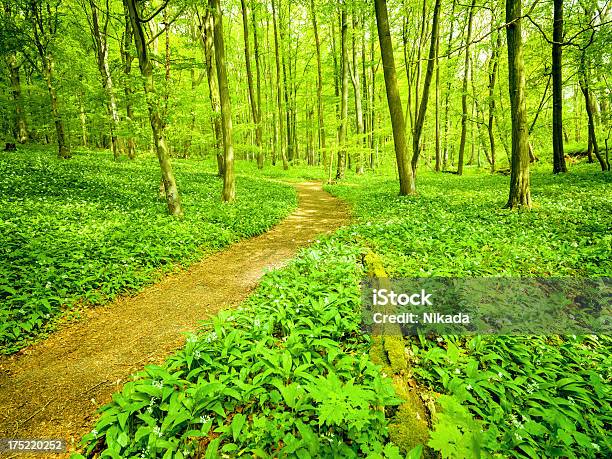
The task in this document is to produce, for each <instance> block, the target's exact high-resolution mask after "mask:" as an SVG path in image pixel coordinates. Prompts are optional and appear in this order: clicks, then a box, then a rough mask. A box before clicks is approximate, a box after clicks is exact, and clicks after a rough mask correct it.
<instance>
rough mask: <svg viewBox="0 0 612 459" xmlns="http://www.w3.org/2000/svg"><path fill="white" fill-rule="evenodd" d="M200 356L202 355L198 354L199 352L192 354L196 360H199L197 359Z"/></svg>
mask: <svg viewBox="0 0 612 459" xmlns="http://www.w3.org/2000/svg"><path fill="white" fill-rule="evenodd" d="M200 355H202V354H200V351H195V352H194V353H193V356H194V357H195V358H196V359H199V358H200Z"/></svg>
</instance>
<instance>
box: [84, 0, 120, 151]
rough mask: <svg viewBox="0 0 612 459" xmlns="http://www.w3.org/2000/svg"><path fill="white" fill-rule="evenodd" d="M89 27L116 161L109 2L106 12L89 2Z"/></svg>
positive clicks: (117, 145)
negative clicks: (109, 39) (100, 18)
mask: <svg viewBox="0 0 612 459" xmlns="http://www.w3.org/2000/svg"><path fill="white" fill-rule="evenodd" d="M88 3H89V14H90V15H91V18H88V19H89V27H90V29H91V35H92V37H93V44H94V50H95V52H96V60H97V62H98V70H99V72H100V76H101V78H102V88H103V90H104V94H105V96H106V109H107V111H108V115H109V117H110V121H111V123H110V138H111V147H112V151H113V157H114V158H115V160H118V159H119V153H120V149H121V147H120V145H119V140H118V138H117V132H118V131H119V113H118V111H117V102H116V99H115V91H114V89H113V79H112V78H111V71H110V67H109V65H108V40H107V37H108V23H109V21H110V14H111V13H110V7H109V1H108V0H106V3H105V8H104V11H102V9H101V8H100V7H99V6H98V5H97V4H96V2H95V1H94V0H89V2H88ZM83 9H84V10H85V13H86V14H87V8H86V6H85V4H83ZM98 11H100V12H103V14H104V19H103V21H102V24H100V20H99V19H98Z"/></svg>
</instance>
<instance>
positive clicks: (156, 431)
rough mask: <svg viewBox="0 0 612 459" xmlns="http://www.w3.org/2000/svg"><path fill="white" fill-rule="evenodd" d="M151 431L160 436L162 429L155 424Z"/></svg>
mask: <svg viewBox="0 0 612 459" xmlns="http://www.w3.org/2000/svg"><path fill="white" fill-rule="evenodd" d="M153 433H156V434H157V436H158V437H161V436H162V431H161V429H160V427H159V426H155V428H154V429H153Z"/></svg>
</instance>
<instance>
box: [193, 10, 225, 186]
mask: <svg viewBox="0 0 612 459" xmlns="http://www.w3.org/2000/svg"><path fill="white" fill-rule="evenodd" d="M198 18H199V20H200V24H199V27H200V33H201V38H202V50H203V52H204V61H205V63H206V79H207V81H208V96H209V99H210V107H211V109H212V127H213V133H214V136H215V156H216V157H217V175H218V176H219V177H223V176H224V168H225V167H224V164H225V162H224V158H223V147H222V143H223V132H222V131H223V129H222V127H221V102H220V101H219V84H218V81H217V74H216V70H215V54H214V49H213V36H214V32H213V17H212V14H211V13H210V11H209V10H207V11H206V15H205V16H204V20H203V21H202V19H201V17H200V16H199V15H198Z"/></svg>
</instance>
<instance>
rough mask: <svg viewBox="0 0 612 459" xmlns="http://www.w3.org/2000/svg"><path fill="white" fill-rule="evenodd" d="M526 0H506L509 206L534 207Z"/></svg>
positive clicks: (511, 207) (507, 205) (512, 207)
mask: <svg viewBox="0 0 612 459" xmlns="http://www.w3.org/2000/svg"><path fill="white" fill-rule="evenodd" d="M521 10H522V0H506V36H507V41H508V89H509V92H510V107H511V117H512V160H511V163H510V195H509V197H508V203H507V204H506V207H507V208H510V209H514V208H518V207H526V208H530V207H531V191H530V188H529V134H528V126H527V103H526V94H525V62H524V60H523V37H522V27H521V26H522V21H523V19H522V12H521Z"/></svg>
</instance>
